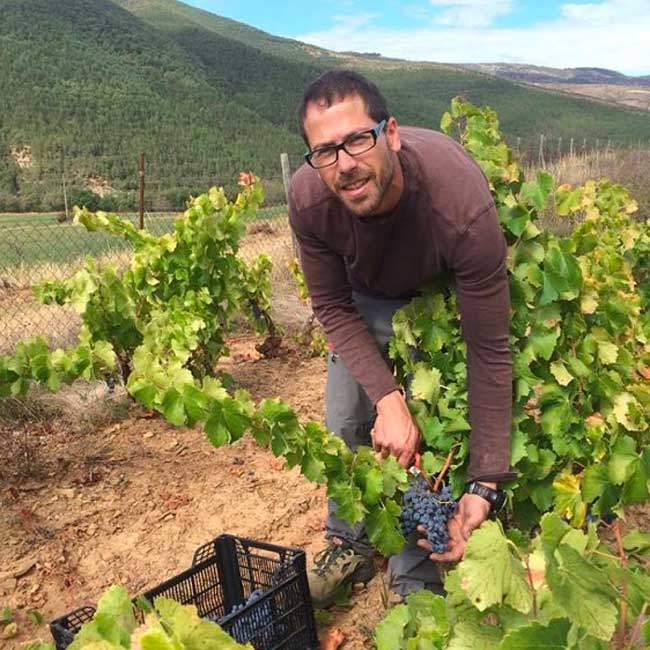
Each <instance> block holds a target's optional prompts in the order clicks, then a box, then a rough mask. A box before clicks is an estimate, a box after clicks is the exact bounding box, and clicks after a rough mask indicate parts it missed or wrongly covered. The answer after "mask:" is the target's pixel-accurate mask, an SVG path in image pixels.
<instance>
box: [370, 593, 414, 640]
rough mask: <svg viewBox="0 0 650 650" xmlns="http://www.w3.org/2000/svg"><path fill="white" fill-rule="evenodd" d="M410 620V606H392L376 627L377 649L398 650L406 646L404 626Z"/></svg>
mask: <svg viewBox="0 0 650 650" xmlns="http://www.w3.org/2000/svg"><path fill="white" fill-rule="evenodd" d="M410 620H411V615H410V613H409V608H408V607H407V606H406V605H405V604H401V605H397V606H396V607H393V608H391V609H390V611H389V612H388V614H386V616H385V617H384V618H383V619H382V621H381V622H380V623H379V625H377V628H376V629H375V643H376V644H377V650H398V649H399V648H402V647H404V646H403V643H402V640H403V638H404V628H405V627H406V626H407V625H408V623H409V621H410Z"/></svg>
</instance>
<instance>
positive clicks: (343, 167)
mask: <svg viewBox="0 0 650 650" xmlns="http://www.w3.org/2000/svg"><path fill="white" fill-rule="evenodd" d="M356 166H357V160H356V158H355V157H354V156H351V155H350V154H349V153H348V152H347V151H346V150H345V149H340V150H339V160H338V168H339V171H340V172H342V173H345V172H348V171H350V170H351V169H354V168H355V167H356Z"/></svg>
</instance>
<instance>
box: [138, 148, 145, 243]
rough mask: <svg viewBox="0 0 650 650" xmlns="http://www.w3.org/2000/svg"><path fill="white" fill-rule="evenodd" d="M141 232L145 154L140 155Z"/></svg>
mask: <svg viewBox="0 0 650 650" xmlns="http://www.w3.org/2000/svg"><path fill="white" fill-rule="evenodd" d="M138 176H139V177H140V230H144V152H141V153H140V172H139V174H138Z"/></svg>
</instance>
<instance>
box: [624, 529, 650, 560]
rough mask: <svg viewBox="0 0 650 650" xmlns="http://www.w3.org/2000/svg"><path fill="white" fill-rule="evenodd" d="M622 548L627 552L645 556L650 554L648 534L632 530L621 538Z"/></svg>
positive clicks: (649, 536)
mask: <svg viewBox="0 0 650 650" xmlns="http://www.w3.org/2000/svg"><path fill="white" fill-rule="evenodd" d="M623 548H624V549H625V550H626V551H628V552H634V553H641V554H643V555H647V554H648V552H650V533H645V532H642V531H640V530H632V531H630V532H629V533H627V535H625V537H623Z"/></svg>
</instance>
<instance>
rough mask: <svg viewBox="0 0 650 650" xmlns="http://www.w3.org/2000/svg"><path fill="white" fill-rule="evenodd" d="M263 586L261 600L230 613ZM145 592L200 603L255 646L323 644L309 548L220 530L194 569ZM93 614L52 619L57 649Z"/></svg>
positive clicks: (312, 648) (294, 648)
mask: <svg viewBox="0 0 650 650" xmlns="http://www.w3.org/2000/svg"><path fill="white" fill-rule="evenodd" d="M258 590H261V591H262V595H261V596H260V597H259V599H258V600H256V601H255V602H252V603H251V604H249V605H246V606H245V607H244V608H243V609H241V610H240V611H238V612H235V613H231V612H232V611H233V607H235V606H238V605H241V604H244V603H246V601H247V600H248V598H249V597H250V596H251V594H252V593H253V592H254V591H258ZM142 596H143V597H144V598H146V599H147V600H148V601H150V602H152V601H153V600H154V598H157V597H158V596H165V597H167V598H173V599H174V600H176V601H178V602H180V603H183V604H184V605H195V606H196V608H197V610H198V613H199V615H200V616H202V617H203V618H208V619H210V620H212V621H215V622H217V623H218V624H219V625H220V626H221V627H222V628H223V629H224V630H225V631H226V632H228V634H230V635H231V636H232V637H233V638H235V639H236V640H237V641H239V642H240V643H245V642H250V643H251V644H252V645H253V646H254V647H255V648H256V650H317V648H318V638H317V636H316V624H315V622H314V610H313V608H312V604H311V599H310V596H309V586H308V583H307V572H306V560H305V553H304V551H301V550H300V549H295V548H286V547H281V546H275V545H273V544H266V543H264V542H256V541H253V540H250V539H244V538H240V537H234V536H233V535H220V536H219V537H217V538H216V539H215V540H213V541H212V542H209V543H208V544H204V545H203V546H201V547H199V548H198V549H197V550H196V552H195V554H194V560H193V562H192V566H191V567H190V568H189V569H187V570H186V571H183V572H182V573H179V574H178V575H176V576H174V577H173V578H170V579H169V580H166V581H165V582H163V583H161V584H159V585H157V586H156V587H154V588H153V589H150V590H149V591H146V592H145V593H143V594H142ZM94 613H95V608H94V607H82V608H80V609H76V610H74V611H73V612H70V613H69V614H67V615H65V616H62V617H61V618H58V619H56V620H54V621H52V623H50V631H51V632H52V636H53V637H54V641H55V643H56V647H57V650H64V649H65V648H67V647H68V645H69V644H70V643H72V640H73V639H74V636H75V634H76V633H77V632H78V631H79V629H80V628H81V626H82V625H83V623H85V622H86V621H89V620H90V619H91V618H92V616H93V614H94Z"/></svg>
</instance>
